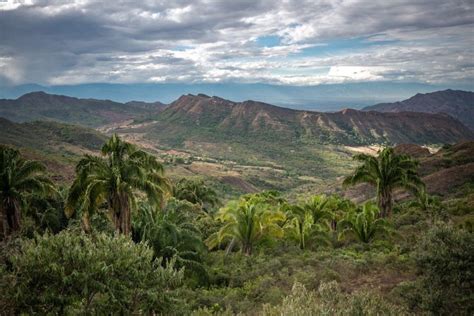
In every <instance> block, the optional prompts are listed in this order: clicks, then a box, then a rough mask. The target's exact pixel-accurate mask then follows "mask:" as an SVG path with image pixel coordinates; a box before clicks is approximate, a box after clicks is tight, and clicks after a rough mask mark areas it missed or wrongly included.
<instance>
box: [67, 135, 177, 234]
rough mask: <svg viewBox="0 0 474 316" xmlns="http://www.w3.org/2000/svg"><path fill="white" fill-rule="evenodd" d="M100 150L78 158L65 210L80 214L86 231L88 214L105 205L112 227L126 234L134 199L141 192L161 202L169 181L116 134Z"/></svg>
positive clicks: (149, 157)
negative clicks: (98, 153) (99, 154)
mask: <svg viewBox="0 0 474 316" xmlns="http://www.w3.org/2000/svg"><path fill="white" fill-rule="evenodd" d="M101 153H102V157H95V156H91V155H86V156H85V158H83V159H82V160H81V161H79V163H78V165H77V167H76V179H75V180H74V182H73V184H72V186H71V189H70V191H69V196H68V199H67V203H66V212H67V215H68V216H71V215H72V214H73V213H74V212H76V211H79V212H80V213H82V218H83V224H84V228H85V229H86V230H89V229H90V227H89V217H90V215H91V214H92V213H93V212H95V211H97V210H98V209H99V208H101V207H105V208H107V209H108V211H109V215H110V218H111V219H112V222H113V223H114V226H115V230H116V231H117V232H118V233H121V234H125V235H128V234H130V231H131V211H132V209H133V208H135V207H136V198H137V197H138V196H143V195H145V196H146V197H147V198H148V200H149V202H150V203H151V204H153V205H162V203H163V201H164V198H165V196H166V195H167V194H168V192H169V191H170V184H169V181H168V179H167V178H165V177H164V171H163V166H162V164H161V163H159V162H158V161H157V160H156V158H155V157H154V156H152V155H150V154H148V153H146V152H144V151H142V150H139V149H137V148H136V147H135V146H134V145H132V144H130V143H127V142H124V141H122V140H121V139H120V138H119V137H118V136H117V135H113V136H112V137H111V138H110V139H109V140H108V141H107V142H106V143H105V144H104V145H103V146H102V150H101ZM140 194H141V195H140Z"/></svg>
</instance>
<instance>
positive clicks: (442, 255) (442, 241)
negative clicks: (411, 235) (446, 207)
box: [405, 225, 474, 315]
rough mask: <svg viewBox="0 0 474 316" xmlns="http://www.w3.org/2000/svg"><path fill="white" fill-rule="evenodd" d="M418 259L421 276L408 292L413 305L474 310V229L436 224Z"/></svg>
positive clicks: (439, 309) (437, 311)
mask: <svg viewBox="0 0 474 316" xmlns="http://www.w3.org/2000/svg"><path fill="white" fill-rule="evenodd" d="M415 260H416V266H417V269H418V271H419V273H420V275H421V277H420V278H419V280H418V282H416V283H417V284H415V285H411V287H412V289H413V290H412V291H411V292H410V291H406V292H405V298H406V299H407V301H409V302H411V304H412V307H415V308H416V307H418V308H421V309H423V310H426V311H429V312H431V313H434V314H441V315H448V314H449V315H452V314H456V315H472V314H473V313H474V282H473V280H474V235H473V234H472V233H470V232H468V231H466V230H463V229H456V228H454V227H451V226H447V225H443V226H438V227H434V228H433V229H431V230H430V231H429V232H428V234H427V235H426V236H425V237H424V238H423V239H422V240H421V242H420V244H419V246H418V248H417V251H416V255H415ZM405 286H408V285H405ZM413 296H415V299H413ZM416 297H418V299H416ZM414 302H415V303H416V302H418V304H415V303H414Z"/></svg>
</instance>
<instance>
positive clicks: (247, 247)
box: [242, 244, 252, 256]
mask: <svg viewBox="0 0 474 316" xmlns="http://www.w3.org/2000/svg"><path fill="white" fill-rule="evenodd" d="M242 251H243V253H244V254H245V255H246V256H250V255H251V254H252V245H251V244H243V245H242Z"/></svg>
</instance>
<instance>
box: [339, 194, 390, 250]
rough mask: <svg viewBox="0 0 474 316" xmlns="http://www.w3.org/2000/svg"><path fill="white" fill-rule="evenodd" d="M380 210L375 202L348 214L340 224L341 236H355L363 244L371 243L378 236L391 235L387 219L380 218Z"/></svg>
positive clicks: (367, 203)
mask: <svg viewBox="0 0 474 316" xmlns="http://www.w3.org/2000/svg"><path fill="white" fill-rule="evenodd" d="M379 212H380V211H379V209H378V207H377V206H376V205H375V204H374V203H373V202H370V201H369V202H366V203H365V204H364V205H363V206H362V207H358V208H357V209H355V210H352V211H350V212H349V213H347V214H346V216H345V217H344V219H342V220H341V221H340V222H339V223H338V224H337V226H338V230H339V231H340V236H339V237H343V236H345V235H349V234H351V235H353V236H355V237H356V238H357V240H359V241H360V242H363V243H370V242H371V241H373V240H374V239H375V238H376V237H377V236H381V235H385V234H388V233H391V229H390V226H389V224H388V222H387V220H386V219H384V218H380V217H379V216H378V215H379Z"/></svg>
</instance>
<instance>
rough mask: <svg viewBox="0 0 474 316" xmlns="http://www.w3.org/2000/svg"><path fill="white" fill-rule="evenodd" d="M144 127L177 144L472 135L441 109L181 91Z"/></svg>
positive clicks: (439, 139) (447, 139)
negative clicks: (324, 109) (356, 106)
mask: <svg viewBox="0 0 474 316" xmlns="http://www.w3.org/2000/svg"><path fill="white" fill-rule="evenodd" d="M143 132H146V133H149V134H150V135H152V136H153V137H156V138H158V139H160V140H162V141H165V142H168V143H170V144H173V145H178V144H180V143H182V142H183V141H185V140H186V141H194V140H195V141H216V140H217V141H219V140H223V139H225V140H229V141H230V140H235V141H237V140H243V141H245V140H256V139H264V140H268V141H291V142H309V143H320V144H344V145H366V144H372V143H392V144H397V143H417V144H427V143H438V144H440V143H453V142H457V141H460V140H462V139H474V132H473V131H470V130H469V129H468V128H466V127H465V126H464V125H463V124H461V123H460V122H459V121H458V120H456V119H454V118H452V117H450V116H448V115H445V114H429V113H414V112H401V113H381V112H375V111H357V110H352V109H346V110H342V111H339V112H335V113H321V112H311V111H299V110H292V109H286V108H281V107H276V106H273V105H270V104H265V103H261V102H254V101H245V102H232V101H228V100H224V99H221V98H218V97H209V96H206V95H184V96H182V97H180V98H179V99H178V100H176V101H175V102H173V103H171V104H170V106H168V107H167V108H166V109H165V110H164V111H163V112H162V113H160V114H159V115H158V116H157V117H156V122H155V123H154V124H151V125H148V126H147V128H146V129H144V130H143Z"/></svg>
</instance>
